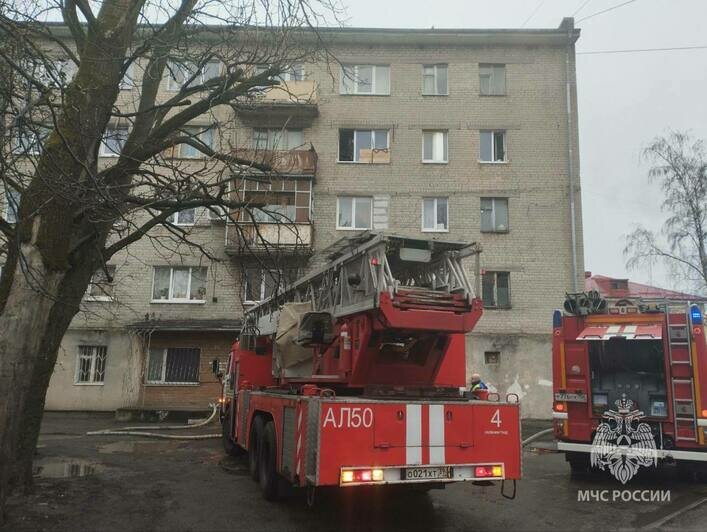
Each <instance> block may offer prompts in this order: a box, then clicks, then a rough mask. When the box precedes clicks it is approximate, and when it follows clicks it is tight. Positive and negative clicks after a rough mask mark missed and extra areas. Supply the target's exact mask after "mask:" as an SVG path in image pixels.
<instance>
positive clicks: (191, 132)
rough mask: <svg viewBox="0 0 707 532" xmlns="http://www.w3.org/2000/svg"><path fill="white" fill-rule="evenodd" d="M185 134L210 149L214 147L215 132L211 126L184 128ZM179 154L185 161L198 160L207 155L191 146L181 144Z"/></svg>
mask: <svg viewBox="0 0 707 532" xmlns="http://www.w3.org/2000/svg"><path fill="white" fill-rule="evenodd" d="M182 131H183V133H184V134H185V135H186V136H189V137H191V138H193V139H198V140H199V141H200V142H202V143H203V144H205V145H206V146H207V147H208V148H213V147H214V130H213V129H212V128H211V126H201V127H199V126H196V127H195V126H191V127H185V128H183V130H182ZM179 154H180V156H181V157H182V158H183V159H197V158H200V157H206V155H205V154H204V153H203V152H201V151H200V150H198V149H197V148H195V147H194V146H192V145H190V144H181V145H180V147H179Z"/></svg>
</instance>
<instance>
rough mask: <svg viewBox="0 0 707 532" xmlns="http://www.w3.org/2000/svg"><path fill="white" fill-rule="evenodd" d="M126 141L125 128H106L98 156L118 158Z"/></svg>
mask: <svg viewBox="0 0 707 532" xmlns="http://www.w3.org/2000/svg"><path fill="white" fill-rule="evenodd" d="M127 140H128V128H127V127H112V126H108V127H107V128H106V131H105V133H104V135H103V140H102V141H101V148H100V151H99V155H101V156H102V157H118V156H119V155H120V152H121V151H122V150H123V147H124V146H125V142H126V141H127Z"/></svg>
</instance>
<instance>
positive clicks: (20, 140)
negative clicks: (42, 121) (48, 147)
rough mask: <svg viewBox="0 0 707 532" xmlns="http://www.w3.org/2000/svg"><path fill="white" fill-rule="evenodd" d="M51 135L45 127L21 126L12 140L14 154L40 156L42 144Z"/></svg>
mask: <svg viewBox="0 0 707 532" xmlns="http://www.w3.org/2000/svg"><path fill="white" fill-rule="evenodd" d="M48 135H49V129H48V128H47V127H44V126H28V125H25V126H19V127H18V128H17V132H16V134H15V136H14V137H13V138H12V144H11V148H12V153H14V154H16V155H39V154H40V153H41V152H42V144H43V143H44V140H45V139H46V138H47V136H48Z"/></svg>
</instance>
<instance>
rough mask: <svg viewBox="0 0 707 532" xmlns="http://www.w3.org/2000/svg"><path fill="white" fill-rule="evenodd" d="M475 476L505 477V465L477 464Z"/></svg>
mask: <svg viewBox="0 0 707 532" xmlns="http://www.w3.org/2000/svg"><path fill="white" fill-rule="evenodd" d="M474 476H475V477H476V478H501V477H503V466H500V465H488V466H476V467H475V468H474Z"/></svg>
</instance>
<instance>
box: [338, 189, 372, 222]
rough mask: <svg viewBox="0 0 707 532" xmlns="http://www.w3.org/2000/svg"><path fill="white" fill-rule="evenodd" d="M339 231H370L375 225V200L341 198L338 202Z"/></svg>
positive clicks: (351, 197)
mask: <svg viewBox="0 0 707 532" xmlns="http://www.w3.org/2000/svg"><path fill="white" fill-rule="evenodd" d="M336 220H337V222H336V228H337V229H356V230H360V229H370V228H371V227H372V225H373V198H371V197H353V196H341V197H339V198H337V200H336Z"/></svg>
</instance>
